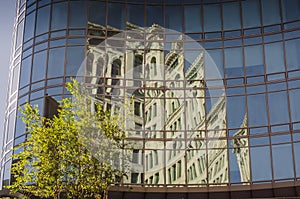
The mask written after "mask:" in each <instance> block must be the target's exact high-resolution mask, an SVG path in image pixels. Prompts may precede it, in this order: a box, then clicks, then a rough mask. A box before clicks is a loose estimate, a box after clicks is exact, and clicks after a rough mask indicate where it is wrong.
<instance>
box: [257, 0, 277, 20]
mask: <svg viewBox="0 0 300 199" xmlns="http://www.w3.org/2000/svg"><path fill="white" fill-rule="evenodd" d="M261 3H262V16H263V24H264V25H271V24H276V23H280V10H279V0H263V1H262V2H261Z"/></svg>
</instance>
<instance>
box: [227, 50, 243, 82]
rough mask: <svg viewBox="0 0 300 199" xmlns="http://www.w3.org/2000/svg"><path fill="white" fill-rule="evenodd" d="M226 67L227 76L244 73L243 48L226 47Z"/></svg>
mask: <svg viewBox="0 0 300 199" xmlns="http://www.w3.org/2000/svg"><path fill="white" fill-rule="evenodd" d="M225 67H226V76H227V77H236V76H243V75H244V67H243V54H242V48H226V49H225Z"/></svg>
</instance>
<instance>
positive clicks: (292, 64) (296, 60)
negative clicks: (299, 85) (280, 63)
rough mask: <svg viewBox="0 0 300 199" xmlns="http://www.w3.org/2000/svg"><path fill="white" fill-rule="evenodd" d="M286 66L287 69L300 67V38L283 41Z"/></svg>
mask: <svg viewBox="0 0 300 199" xmlns="http://www.w3.org/2000/svg"><path fill="white" fill-rule="evenodd" d="M285 51H286V66H287V69H288V70H294V69H299V68H300V56H299V54H300V39H294V40H289V41H286V42H285Z"/></svg>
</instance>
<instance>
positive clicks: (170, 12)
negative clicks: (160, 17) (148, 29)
mask: <svg viewBox="0 0 300 199" xmlns="http://www.w3.org/2000/svg"><path fill="white" fill-rule="evenodd" d="M165 20H166V22H165V27H166V28H168V29H171V30H176V31H179V32H181V31H182V7H181V6H167V7H165Z"/></svg>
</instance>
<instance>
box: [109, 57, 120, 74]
mask: <svg viewBox="0 0 300 199" xmlns="http://www.w3.org/2000/svg"><path fill="white" fill-rule="evenodd" d="M119 75H121V60H120V59H116V60H114V61H113V63H112V68H111V76H112V77H116V76H119Z"/></svg>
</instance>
